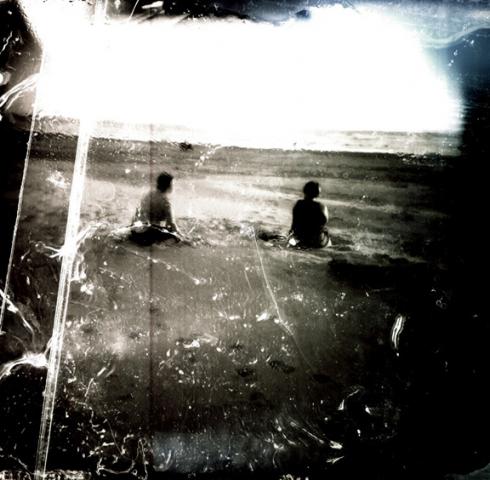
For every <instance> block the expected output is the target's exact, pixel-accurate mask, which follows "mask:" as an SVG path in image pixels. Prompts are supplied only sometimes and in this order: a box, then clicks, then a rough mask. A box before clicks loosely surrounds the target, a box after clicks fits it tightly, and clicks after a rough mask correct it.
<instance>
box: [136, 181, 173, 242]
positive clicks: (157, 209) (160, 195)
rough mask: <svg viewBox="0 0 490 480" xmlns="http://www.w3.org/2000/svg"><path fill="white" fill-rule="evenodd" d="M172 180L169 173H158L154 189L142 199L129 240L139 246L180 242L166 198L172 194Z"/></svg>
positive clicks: (168, 201)
mask: <svg viewBox="0 0 490 480" xmlns="http://www.w3.org/2000/svg"><path fill="white" fill-rule="evenodd" d="M172 180H173V176H172V175H171V174H170V173H167V172H162V173H160V175H158V178H157V183H156V188H155V189H153V190H151V191H149V192H148V193H147V194H146V195H145V196H144V197H143V198H142V200H141V203H140V206H139V208H138V209H137V210H136V215H135V216H134V219H133V225H132V227H131V237H130V238H131V240H133V241H135V242H136V243H139V244H140V245H151V244H153V243H156V242H161V241H165V240H169V239H173V240H174V241H176V242H179V241H180V240H181V233H180V232H179V230H178V228H177V225H176V224H175V221H174V219H173V216H172V208H171V205H170V200H169V198H168V197H169V194H170V193H171V192H172Z"/></svg>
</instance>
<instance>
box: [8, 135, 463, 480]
mask: <svg viewBox="0 0 490 480" xmlns="http://www.w3.org/2000/svg"><path fill="white" fill-rule="evenodd" d="M74 147H75V142H74V140H73V139H72V138H70V137H63V136H56V135H47V134H45V135H38V136H37V137H36V138H35V140H34V143H33V150H32V152H33V153H32V156H31V162H30V166H29V171H28V176H27V183H26V189H25V196H24V206H23V214H22V218H21V223H20V229H19V233H18V241H17V246H16V256H15V258H16V262H15V268H14V271H13V275H12V289H13V298H14V302H15V303H16V305H17V306H18V308H19V309H20V310H21V313H23V315H24V318H25V319H26V320H28V321H30V322H31V325H33V329H34V331H35V334H34V335H32V333H31V332H29V331H28V329H26V328H25V327H22V324H21V322H20V321H19V320H18V319H16V315H11V316H10V317H9V318H8V324H7V326H8V328H9V329H10V333H11V335H12V336H13V335H15V336H16V337H17V338H19V339H21V340H22V342H23V346H19V347H18V348H19V349H20V350H22V351H24V352H42V351H43V349H44V348H45V346H46V343H47V341H48V339H49V337H50V335H51V332H50V329H51V328H52V319H53V314H54V307H55V300H56V292H57V281H58V277H59V275H58V271H59V266H60V260H59V258H56V251H57V249H59V248H60V247H61V245H62V243H63V240H62V239H63V235H64V228H65V222H66V212H67V206H68V196H69V191H70V182H71V171H72V168H73V158H74ZM457 161H458V160H457V159H455V158H450V157H447V158H442V157H436V156H432V157H431V156H418V157H415V156H411V155H388V154H374V153H370V154H366V153H358V154H356V153H321V152H309V151H294V152H287V151H280V150H252V149H240V148H230V147H227V148H216V147H209V146H193V147H192V148H191V149H187V150H186V149H185V148H182V146H179V144H169V143H164V142H130V141H126V142H124V141H115V140H104V139H98V140H97V139H95V140H93V142H92V145H91V148H90V152H89V166H88V171H87V178H86V180H85V191H84V198H83V205H82V214H81V225H80V230H81V231H83V232H85V234H86V235H85V237H84V238H82V239H81V243H80V249H79V256H78V258H77V263H76V270H75V275H74V280H73V283H72V290H71V301H70V305H69V307H68V314H67V323H66V330H65V341H64V350H63V358H62V366H61V371H60V377H59V383H58V401H57V413H56V416H55V422H54V425H53V441H52V445H51V449H52V452H53V453H52V455H51V457H50V461H51V462H52V464H53V466H54V467H65V468H66V466H67V465H75V466H82V467H86V466H87V465H89V466H90V468H95V466H96V467H97V468H98V469H99V473H100V472H102V473H104V472H110V471H111V470H114V471H123V470H125V469H126V468H127V467H128V465H130V464H131V462H132V465H133V467H132V468H133V469H135V471H137V472H140V470H138V469H144V465H143V464H144V462H143V460H142V459H143V458H144V457H145V455H146V456H148V455H150V454H149V453H148V452H149V451H151V457H152V461H151V464H152V468H154V469H155V470H156V471H159V472H162V471H167V472H170V473H175V474H188V473H206V472H207V473H213V472H225V471H226V472H235V473H236V472H257V471H259V472H260V471H266V472H270V471H272V472H275V474H284V473H288V472H292V473H297V474H301V475H304V474H307V473H308V471H310V475H311V474H312V472H314V471H322V472H323V471H324V470H328V469H329V468H333V466H334V465H337V463H338V462H340V463H342V460H341V458H343V457H348V455H349V452H352V451H353V450H355V449H356V448H358V445H359V444H360V443H361V444H369V445H370V446H371V447H372V446H373V445H380V444H383V445H384V444H387V443H389V442H390V441H392V440H393V439H394V438H396V436H397V431H398V428H399V421H400V416H401V412H402V411H403V408H404V403H403V400H402V399H401V397H400V391H401V390H403V389H402V388H401V387H400V385H401V384H403V381H404V380H403V372H402V371H400V370H399V364H398V363H397V362H398V361H399V360H398V355H399V352H400V349H403V345H404V341H406V337H404V331H403V328H405V329H407V328H408V330H410V318H411V314H412V313H413V310H414V308H415V307H414V305H413V301H414V299H415V298H420V295H426V294H428V292H430V291H431V290H432V291H434V290H435V291H436V294H434V295H435V296H436V297H437V295H438V292H439V290H438V289H439V283H440V279H441V278H443V277H444V272H445V271H446V270H447V267H448V261H449V252H448V248H449V247H448V241H447V235H448V233H447V232H448V230H447V229H448V222H449V218H450V213H451V208H452V204H451V198H450V195H449V193H448V192H449V190H448V181H449V180H448V178H449V177H450V175H451V171H452V169H453V167H454V162H457ZM161 170H168V171H170V172H172V173H173V174H174V176H175V181H174V191H173V193H172V197H171V199H172V205H173V209H174V215H175V218H176V220H177V222H178V224H179V226H180V228H181V229H182V231H183V232H184V233H185V234H186V235H187V236H188V237H189V238H191V239H192V245H191V246H189V245H176V246H171V245H166V244H163V245H155V246H152V247H146V248H144V247H139V246H137V245H134V244H132V243H131V242H129V241H128V240H127V239H125V234H124V232H125V230H124V229H125V227H127V226H128V225H129V224H130V222H131V218H132V216H133V214H134V211H135V208H136V207H137V205H138V202H139V199H140V198H141V196H142V195H143V194H144V193H145V192H146V191H147V190H148V189H149V188H150V187H151V184H152V181H154V180H153V179H154V178H155V177H156V175H157V174H158V173H159V172H160V171H161ZM311 179H314V180H316V181H318V182H319V183H320V184H321V186H322V195H321V198H320V199H319V200H320V201H321V202H323V203H324V204H325V205H326V206H327V207H328V210H329V213H330V222H329V230H330V233H331V237H332V247H329V248H325V249H321V250H310V251H299V250H295V249H291V248H287V246H286V244H285V241H284V240H270V241H264V240H262V238H267V235H268V234H270V233H277V234H282V235H286V234H287V231H288V229H289V225H290V222H291V209H292V206H293V205H294V203H295V201H296V200H297V199H298V198H300V197H301V189H302V186H303V184H304V183H305V182H306V181H308V180H311ZM53 256H54V258H51V257H53ZM438 282H439V283H438ZM435 301H440V298H439V297H437V298H435ZM396 325H398V327H397V328H398V330H397V328H394V326H396ZM19 345H20V344H19ZM400 389H401V390H400ZM349 399H351V400H349ZM366 409H367V410H366ZM65 412H66V413H65ZM366 412H367V413H366ZM74 425H77V427H76V429H75V430H76V434H74V433H73V426H74ZM67 431H70V432H71V434H70V435H68V434H67ZM142 445H144V447H143V446H142ZM371 447H370V448H371ZM143 451H144V452H146V453H144V454H143V453H142V452H143ZM116 453H117V455H116ZM116 457H117V459H116ZM309 469H310V470H309ZM137 475H139V473H138V474H137Z"/></svg>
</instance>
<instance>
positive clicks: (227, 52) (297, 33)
mask: <svg viewBox="0 0 490 480" xmlns="http://www.w3.org/2000/svg"><path fill="white" fill-rule="evenodd" d="M24 3H25V7H24V8H25V11H26V12H28V14H29V16H30V19H31V23H32V25H33V26H34V27H35V29H36V31H37V34H38V36H39V38H40V39H41V41H42V43H43V46H44V49H45V53H46V55H45V62H44V67H43V70H42V74H41V80H40V84H39V88H38V102H39V108H40V110H41V114H42V115H46V116H52V115H59V116H67V117H75V118H78V117H81V116H84V115H90V116H91V117H92V118H94V119H97V120H115V121H117V122H130V123H153V124H157V125H162V126H169V127H175V126H183V127H186V128H187V129H190V130H191V131H192V130H193V131H195V132H196V136H197V137H198V138H190V140H192V141H199V136H202V137H205V139H206V141H211V142H213V143H218V144H238V145H240V144H247V145H251V144H254V143H257V144H258V145H261V146H264V145H265V144H267V143H268V142H269V143H270V144H271V146H284V147H287V146H290V144H291V143H293V142H294V143H295V144H298V142H299V144H301V139H302V138H303V137H304V136H305V135H309V136H311V134H312V132H313V133H314V132H318V134H319V135H321V134H322V132H325V131H331V130H337V131H351V130H353V131H358V130H366V131H373V130H376V131H406V132H419V131H430V132H457V131H458V130H459V128H460V123H461V100H460V97H459V94H458V91H457V89H456V87H455V86H453V85H451V83H450V81H449V79H448V78H446V77H445V74H444V72H442V71H438V70H437V67H436V66H435V64H433V63H432V62H431V59H430V58H429V57H428V56H427V54H426V52H425V51H424V49H423V47H422V45H421V42H420V39H419V38H418V36H417V32H416V31H414V30H410V29H408V28H407V27H406V26H404V25H402V24H400V23H399V22H398V21H397V20H396V19H395V18H394V17H391V16H390V15H389V14H388V13H386V12H384V13H382V14H381V13H379V12H376V11H372V10H367V9H366V10H353V9H349V8H344V7H341V6H332V7H325V8H322V9H315V10H313V11H312V16H311V19H309V20H307V21H301V22H293V21H291V22H288V23H285V24H282V25H280V26H274V25H270V24H259V23H253V22H247V21H239V20H221V21H211V20H209V19H207V20H206V19H203V20H195V21H188V22H184V23H176V21H175V20H171V19H163V18H162V19H159V20H155V21H150V22H146V23H135V22H133V23H132V22H128V21H119V22H117V23H112V24H107V23H104V22H102V23H101V24H99V25H98V26H97V25H93V24H92V23H91V22H90V21H89V20H88V18H87V17H86V15H85V12H84V11H83V9H82V8H81V7H80V6H79V5H78V6H77V3H76V2H75V3H74V4H73V3H67V2H64V5H63V6H61V3H60V1H59V0H58V1H57V0H50V1H48V2H47V3H46V4H43V2H38V3H37V4H36V3H34V1H28V0H26V1H25V2H24ZM82 3H85V2H82ZM40 4H41V5H40ZM36 5H37V6H36ZM70 5H72V7H70Z"/></svg>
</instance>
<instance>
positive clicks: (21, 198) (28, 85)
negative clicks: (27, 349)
mask: <svg viewBox="0 0 490 480" xmlns="http://www.w3.org/2000/svg"><path fill="white" fill-rule="evenodd" d="M43 66H44V55H43V56H42V57H41V65H40V67H39V76H35V77H34V78H32V77H29V78H28V79H26V80H24V81H23V82H21V83H20V84H19V85H17V86H16V87H14V88H13V89H12V91H13V90H15V94H17V93H18V92H17V89H18V88H19V86H20V85H23V86H22V87H21V90H19V92H20V91H22V90H23V89H24V88H25V89H28V88H31V87H32V86H33V85H34V82H35V81H36V80H37V79H38V78H40V76H41V75H42V71H43ZM24 82H25V84H24ZM12 91H11V92H12ZM5 97H6V98H10V93H9V94H6V95H5ZM1 100H2V99H0V104H1V103H2V101H1ZM6 101H7V100H6ZM38 111H39V97H38V95H37V91H36V95H35V99H34V105H33V108H32V119H31V126H30V128H29V140H28V141H27V148H26V156H25V158H24V168H23V171H22V180H21V182H20V189H19V201H18V203H17V213H16V215H15V223H14V231H13V232H12V242H11V244H10V254H9V261H8V264H7V272H6V274H5V284H4V292H5V295H3V296H2V307H1V310H0V333H2V332H3V320H4V317H5V310H6V308H7V304H8V302H9V301H10V299H9V286H10V277H11V275H12V266H13V263H14V253H15V244H16V241H17V231H18V229H19V223H20V216H21V215H22V206H23V203H24V190H25V184H26V178H27V171H28V169H29V157H30V155H31V148H32V139H33V137H34V125H35V122H36V119H37V115H38ZM0 120H1V119H0Z"/></svg>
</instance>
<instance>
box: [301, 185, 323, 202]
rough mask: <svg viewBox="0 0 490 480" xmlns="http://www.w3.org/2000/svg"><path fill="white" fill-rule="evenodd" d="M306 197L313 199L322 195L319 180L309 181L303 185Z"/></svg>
mask: <svg viewBox="0 0 490 480" xmlns="http://www.w3.org/2000/svg"><path fill="white" fill-rule="evenodd" d="M303 193H304V194H305V198H309V199H313V198H316V197H318V196H319V195H320V184H319V183H318V182H313V181H310V182H307V183H305V186H304V187H303Z"/></svg>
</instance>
